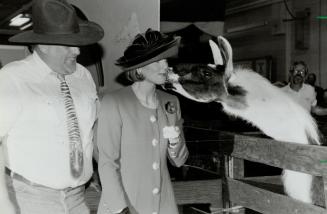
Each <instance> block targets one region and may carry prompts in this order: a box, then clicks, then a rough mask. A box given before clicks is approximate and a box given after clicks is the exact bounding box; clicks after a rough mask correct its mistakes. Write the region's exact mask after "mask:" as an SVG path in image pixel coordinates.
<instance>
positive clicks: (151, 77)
mask: <svg viewBox="0 0 327 214" xmlns="http://www.w3.org/2000/svg"><path fill="white" fill-rule="evenodd" d="M167 68H168V64H167V60H165V59H163V60H160V61H158V62H153V63H151V64H149V65H146V66H144V67H143V68H142V75H143V76H144V79H145V81H148V82H151V83H153V84H155V85H162V84H164V83H165V81H166V78H167Z"/></svg>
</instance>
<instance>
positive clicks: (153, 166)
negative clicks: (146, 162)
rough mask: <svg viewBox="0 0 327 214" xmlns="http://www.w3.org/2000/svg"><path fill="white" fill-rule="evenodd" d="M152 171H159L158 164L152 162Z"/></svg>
mask: <svg viewBox="0 0 327 214" xmlns="http://www.w3.org/2000/svg"><path fill="white" fill-rule="evenodd" d="M152 169H154V170H157V169H159V163H157V162H154V163H153V164H152Z"/></svg>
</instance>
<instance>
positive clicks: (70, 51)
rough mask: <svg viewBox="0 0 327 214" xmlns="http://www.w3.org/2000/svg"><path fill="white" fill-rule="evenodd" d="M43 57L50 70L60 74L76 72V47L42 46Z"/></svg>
mask: <svg viewBox="0 0 327 214" xmlns="http://www.w3.org/2000/svg"><path fill="white" fill-rule="evenodd" d="M44 47H45V48H44V50H45V51H42V53H43V55H44V56H45V57H46V60H47V64H48V65H49V66H50V68H51V69H52V70H54V71H55V72H57V73H60V74H65V75H66V74H72V73H74V72H75V71H76V66H77V62H76V58H77V56H78V55H79V54H80V50H79V48H78V47H70V46H60V45H44Z"/></svg>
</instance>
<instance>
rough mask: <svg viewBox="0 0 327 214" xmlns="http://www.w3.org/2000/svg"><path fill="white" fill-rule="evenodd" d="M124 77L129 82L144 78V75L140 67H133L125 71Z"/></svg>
mask: <svg viewBox="0 0 327 214" xmlns="http://www.w3.org/2000/svg"><path fill="white" fill-rule="evenodd" d="M126 77H127V79H128V80H129V81H131V82H139V81H143V80H144V76H143V74H142V72H141V70H140V69H133V70H130V71H127V72H126Z"/></svg>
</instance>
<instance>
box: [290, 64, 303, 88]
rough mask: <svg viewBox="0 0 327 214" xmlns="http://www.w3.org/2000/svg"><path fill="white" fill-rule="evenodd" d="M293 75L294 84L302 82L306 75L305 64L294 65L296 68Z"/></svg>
mask: <svg viewBox="0 0 327 214" xmlns="http://www.w3.org/2000/svg"><path fill="white" fill-rule="evenodd" d="M291 75H292V82H293V83H294V84H302V83H303V82H304V80H305V76H306V70H305V67H304V65H301V64H298V65H296V66H294V70H293V72H292V73H291Z"/></svg>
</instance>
